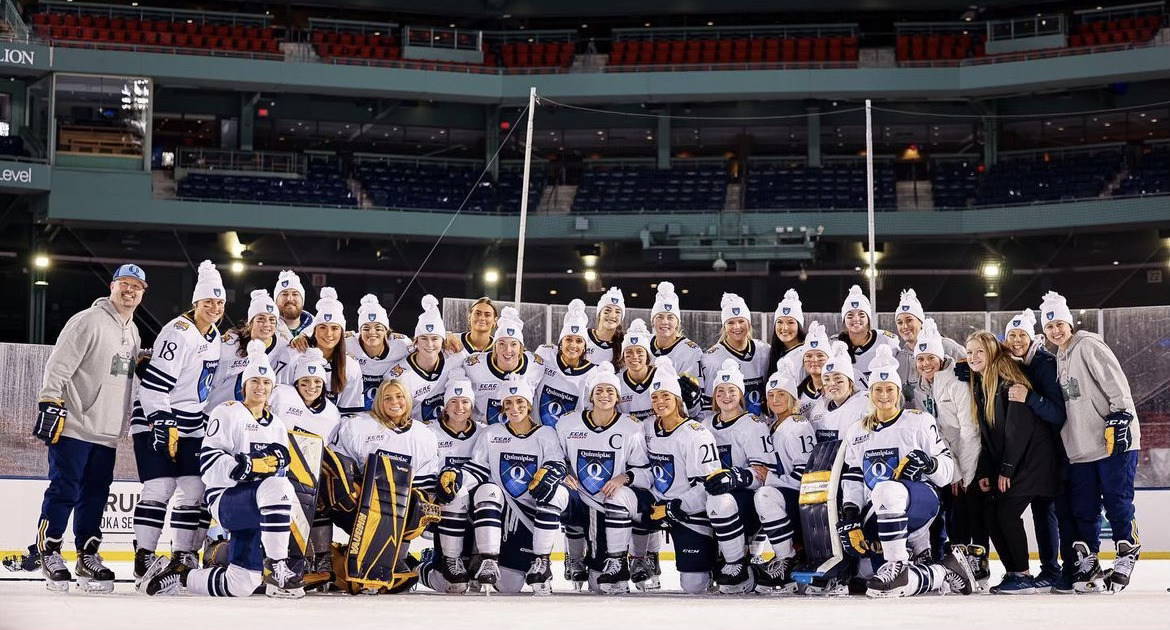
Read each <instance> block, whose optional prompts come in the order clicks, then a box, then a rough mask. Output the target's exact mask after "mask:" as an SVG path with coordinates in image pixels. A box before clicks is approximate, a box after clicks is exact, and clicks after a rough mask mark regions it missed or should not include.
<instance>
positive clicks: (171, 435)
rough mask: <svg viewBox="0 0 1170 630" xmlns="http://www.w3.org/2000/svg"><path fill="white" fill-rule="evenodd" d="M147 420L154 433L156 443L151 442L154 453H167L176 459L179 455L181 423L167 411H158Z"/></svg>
mask: <svg viewBox="0 0 1170 630" xmlns="http://www.w3.org/2000/svg"><path fill="white" fill-rule="evenodd" d="M147 419H148V420H150V426H151V430H152V431H153V432H154V441H153V442H151V447H152V448H153V449H154V452H156V453H166V454H167V455H170V456H171V459H174V458H175V456H176V455H178V454H179V421H178V420H176V419H175V417H174V416H172V415H171V414H169V413H167V412H165V411H156V412H154V413H152V414H150V416H149V417H148V418H147Z"/></svg>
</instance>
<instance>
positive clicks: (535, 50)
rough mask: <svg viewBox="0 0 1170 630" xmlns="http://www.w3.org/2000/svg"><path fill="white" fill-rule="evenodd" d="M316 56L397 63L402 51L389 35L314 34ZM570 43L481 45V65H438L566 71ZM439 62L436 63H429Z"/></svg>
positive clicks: (328, 58)
mask: <svg viewBox="0 0 1170 630" xmlns="http://www.w3.org/2000/svg"><path fill="white" fill-rule="evenodd" d="M310 39H311V41H312V42H313V47H314V49H315V50H316V51H317V55H318V56H319V57H321V58H322V59H324V60H326V61H331V62H334V63H346V62H347V61H348V60H362V62H369V61H370V60H374V62H375V64H376V62H377V60H391V61H393V60H401V59H402V49H401V48H400V47H399V44H398V40H397V38H395V37H394V36H392V35H363V34H361V33H344V32H336V31H314V32H313V34H312V35H311V36H310ZM574 47H575V43H574V42H569V41H565V42H504V43H492V42H485V43H484V45H483V52H484V55H483V63H482V64H466V63H455V62H446V61H444V62H441V63H442V64H443V65H452V66H474V65H482V66H485V67H489V68H494V67H503V68H568V67H569V65H571V64H572V63H573V49H574ZM433 63H439V62H433Z"/></svg>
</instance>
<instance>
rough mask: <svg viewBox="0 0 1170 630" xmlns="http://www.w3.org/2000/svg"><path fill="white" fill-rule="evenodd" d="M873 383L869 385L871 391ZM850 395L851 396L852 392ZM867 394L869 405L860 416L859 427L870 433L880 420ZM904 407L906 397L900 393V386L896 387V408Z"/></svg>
mask: <svg viewBox="0 0 1170 630" xmlns="http://www.w3.org/2000/svg"><path fill="white" fill-rule="evenodd" d="M873 385H877V383H873V384H872V385H870V388H871V389H870V392H872V391H873V389H872V387H873ZM850 396H852V394H851V395H850ZM869 396H870V395H869V394H867V395H866V402H867V403H868V405H869V407H868V411H866V413H865V416H864V417H862V418H861V428H863V429H865V430H866V431H868V432H870V433H873V430H874V429H876V428H877V425H878V424H879V423H880V422H881V421H880V420H878V417H877V408H876V407H874V405H873V401H872V400H871V399H870V398H869ZM905 408H906V397H905V396H904V395H903V394H902V388H901V387H899V388H898V409H905Z"/></svg>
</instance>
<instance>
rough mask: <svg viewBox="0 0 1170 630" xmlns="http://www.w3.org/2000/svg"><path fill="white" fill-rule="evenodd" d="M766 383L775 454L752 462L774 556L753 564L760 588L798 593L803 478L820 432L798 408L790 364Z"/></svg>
mask: <svg viewBox="0 0 1170 630" xmlns="http://www.w3.org/2000/svg"><path fill="white" fill-rule="evenodd" d="M765 387H766V396H767V398H766V400H767V402H768V413H767V416H765V418H766V419H768V420H770V426H769V430H770V433H769V435H768V438H767V440H766V441H765V445H766V448H767V449H768V450H769V451H770V453H769V455H770V459H766V460H765V461H763V462H760V463H754V464H752V472H753V473H754V474H755V477H756V481H757V483H758V484H760V485H761V487H760V488H758V489H757V490H756V492H755V496H754V497H753V501H754V503H755V507H756V514H757V515H758V516H759V519H760V528H761V529H762V530H763V531H764V533H765V534H766V535H767V536H768V542H769V543H771V545H772V552H773V554H774V555H773V557H772V559H771V560H769V561H768V562H767V563H765V564H757V565H755V566H753V567H752V569H753V572H754V573H755V576H756V589H757V590H759V591H761V592H773V593H781V594H792V593H795V592H796V582H795V581H793V579H792V568H793V561H794V559H795V557H796V548H795V547H794V545H793V541H797V540H802V537H801V528H800V514H799V505H798V503H799V498H800V478H801V475H803V474H804V467H805V464H807V463H808V456H809V453H811V452H812V449H813V446H815V445H816V434H815V432H814V431H813V427H812V423H811V422H809V421H808V420H807V419H806V418H805V417H804V416H802V415H800V414H799V413H798V402H797V392H798V391H799V388H798V386H797V384H796V376H795V375H794V374H793V372H792V367H791V365H790V364H789V363H787V362H784V361H781V362H780V365H779V366H778V369H777V370H776V372H774V373H773V374H772V375H771V376H769V377H768V383H767V385H766V386H765Z"/></svg>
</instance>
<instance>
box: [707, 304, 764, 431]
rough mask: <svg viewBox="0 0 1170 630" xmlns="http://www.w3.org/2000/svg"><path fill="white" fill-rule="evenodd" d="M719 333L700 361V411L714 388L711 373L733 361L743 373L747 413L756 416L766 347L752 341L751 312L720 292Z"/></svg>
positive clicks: (760, 401) (761, 405) (761, 399)
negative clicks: (701, 395)
mask: <svg viewBox="0 0 1170 630" xmlns="http://www.w3.org/2000/svg"><path fill="white" fill-rule="evenodd" d="M719 307H720V309H721V311H720V317H721V319H722V321H723V330H722V331H721V332H720V333H719V342H718V343H716V344H715V345H713V346H711V347H710V348H708V349H707V352H706V353H704V354H703V358H702V360H701V361H700V366H701V367H700V371H701V372H702V381H703V408H704V409H711V394H710V392H711V391H712V390H714V389H715V374H716V373H717V372H718V371H719V368H720V366H722V365H723V362H724V361H725V360H727V359H735V360H736V361H737V362H738V363H739V369H740V371H741V372H743V383H744V399H745V401H746V408H747V412H748V413H750V414H753V415H756V414H759V413H760V410H762V409H763V408H764V379H766V378H768V374H769V370H771V369H772V367H773V366H772V365H769V364H768V346H767V345H766V344H765V343H764V342H762V341H760V340H758V339H752V320H751V316H752V314H751V311H749V310H748V307H747V303H745V302H744V301H743V298H741V297H739V296H738V295H736V294H734V293H724V294H723V299H722V300H720V302H719Z"/></svg>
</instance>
